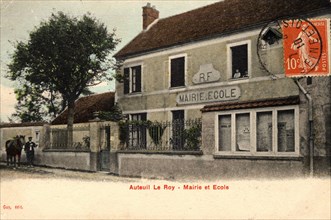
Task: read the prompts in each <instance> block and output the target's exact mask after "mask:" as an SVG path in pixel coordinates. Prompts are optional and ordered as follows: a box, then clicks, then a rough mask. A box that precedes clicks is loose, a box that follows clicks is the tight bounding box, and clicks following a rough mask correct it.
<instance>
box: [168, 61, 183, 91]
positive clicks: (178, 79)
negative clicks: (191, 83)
mask: <svg viewBox="0 0 331 220" xmlns="http://www.w3.org/2000/svg"><path fill="white" fill-rule="evenodd" d="M184 85H185V57H180V58H176V59H172V60H171V87H177V86H184Z"/></svg>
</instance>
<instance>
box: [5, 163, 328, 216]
mask: <svg viewBox="0 0 331 220" xmlns="http://www.w3.org/2000/svg"><path fill="white" fill-rule="evenodd" d="M0 168H1V194H0V195H1V209H0V210H1V216H0V217H1V218H0V219H230V218H231V219H330V218H331V216H330V215H331V214H330V211H331V210H330V207H331V203H330V193H331V192H330V190H331V185H330V179H329V178H325V179H287V180H217V181H210V182H200V181H193V180H191V181H165V180H146V179H137V178H123V177H117V176H112V175H109V174H107V173H88V172H76V171H68V170H61V169H49V168H41V167H34V168H27V167H23V168H19V169H15V170H14V169H12V168H7V167H5V166H4V165H1V167H0Z"/></svg>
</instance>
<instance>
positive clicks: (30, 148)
mask: <svg viewBox="0 0 331 220" xmlns="http://www.w3.org/2000/svg"><path fill="white" fill-rule="evenodd" d="M35 147H37V146H36V144H35V143H34V142H33V141H32V137H29V141H28V142H26V143H25V145H24V150H25V153H26V158H27V160H28V166H29V167H32V166H33V160H34V148H35Z"/></svg>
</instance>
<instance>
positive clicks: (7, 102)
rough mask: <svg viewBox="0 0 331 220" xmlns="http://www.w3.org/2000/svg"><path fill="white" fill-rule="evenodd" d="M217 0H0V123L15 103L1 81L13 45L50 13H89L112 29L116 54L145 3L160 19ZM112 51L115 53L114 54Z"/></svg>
mask: <svg viewBox="0 0 331 220" xmlns="http://www.w3.org/2000/svg"><path fill="white" fill-rule="evenodd" d="M217 1H218V0H181V1H174V0H168V1H149V0H135V1H128V0H122V1H114V0H92V1H86V0H72V1H60V0H58V1H49V0H44V1H37V0H32V1H31V0H30V1H27V0H0V4H1V11H0V12H1V13H0V14H1V20H0V27H1V38H0V43H1V44H0V48H1V52H0V53H1V54H0V55H1V56H0V64H1V66H0V68H1V80H0V87H1V89H0V103H1V105H0V113H1V116H0V122H8V117H10V115H11V114H12V113H14V111H15V110H14V106H15V103H16V99H15V94H14V88H15V86H18V85H17V84H16V83H15V82H12V81H10V80H8V79H7V78H5V77H4V76H5V75H6V74H7V70H8V68H7V64H9V63H10V55H11V54H13V52H14V46H13V43H14V42H18V41H23V42H27V41H28V39H29V33H30V32H31V31H33V30H34V29H35V28H36V27H38V26H39V24H40V22H42V21H46V20H47V19H48V18H49V17H50V15H51V14H52V13H57V12H58V11H62V12H64V13H66V14H69V15H73V16H78V17H79V16H81V15H84V14H86V13H87V12H90V13H91V14H92V15H93V16H94V17H96V18H97V19H98V20H99V21H100V22H102V23H104V24H105V25H106V26H107V28H108V30H110V31H111V30H113V29H114V28H115V29H116V35H117V37H118V38H121V40H122V41H121V43H120V44H119V45H118V46H117V48H116V51H118V50H119V49H121V48H123V47H124V46H125V45H126V44H127V43H129V42H130V41H131V40H132V39H133V38H134V37H135V36H136V35H137V34H139V33H140V32H141V31H142V7H143V6H145V5H146V4H147V3H148V2H149V3H151V4H152V5H154V6H155V7H156V9H157V10H159V12H160V18H161V19H162V18H166V17H169V16H172V15H175V14H179V13H183V12H186V11H189V10H192V9H196V8H199V7H203V6H205V5H209V4H212V3H214V2H217ZM116 51H115V52H116ZM91 90H92V91H94V92H96V93H102V92H107V91H114V81H112V82H103V83H101V84H99V85H98V86H96V87H94V88H92V89H91Z"/></svg>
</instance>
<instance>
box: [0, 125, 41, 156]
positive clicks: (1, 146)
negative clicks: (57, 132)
mask: <svg viewBox="0 0 331 220" xmlns="http://www.w3.org/2000/svg"><path fill="white" fill-rule="evenodd" d="M45 129H46V125H44V126H42V125H36V126H24V125H22V126H20V127H17V126H16V125H15V126H7V127H1V128H0V156H1V160H2V161H5V160H6V147H5V146H6V141H7V140H10V139H12V138H13V137H15V136H16V135H24V136H25V141H28V137H32V139H33V141H34V142H35V143H36V144H37V145H38V146H37V148H36V149H35V153H36V158H38V157H39V154H40V152H42V149H43V148H44V147H45V145H46V144H47V139H46V137H45ZM21 160H22V161H26V155H25V153H24V152H23V153H22V159H21Z"/></svg>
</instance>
